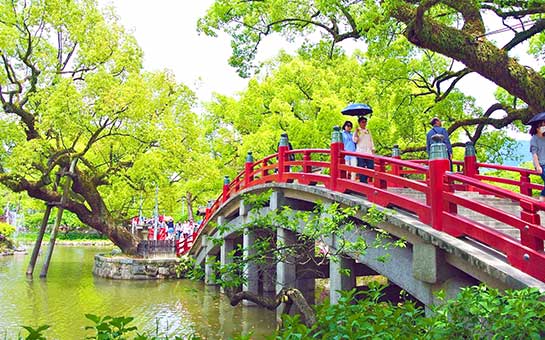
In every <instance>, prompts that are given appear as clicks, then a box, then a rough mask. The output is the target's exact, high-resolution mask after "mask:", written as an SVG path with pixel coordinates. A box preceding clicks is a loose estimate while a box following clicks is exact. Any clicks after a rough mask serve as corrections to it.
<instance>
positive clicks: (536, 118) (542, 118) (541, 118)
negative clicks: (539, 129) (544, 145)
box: [526, 112, 545, 125]
mask: <svg viewBox="0 0 545 340" xmlns="http://www.w3.org/2000/svg"><path fill="white" fill-rule="evenodd" d="M541 121H545V112H540V113H538V114H536V115H535V116H533V117H532V118H530V120H529V121H528V123H526V125H530V124H534V123H537V122H541Z"/></svg>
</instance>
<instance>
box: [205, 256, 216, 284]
mask: <svg viewBox="0 0 545 340" xmlns="http://www.w3.org/2000/svg"><path fill="white" fill-rule="evenodd" d="M214 262H216V256H214V255H206V261H205V263H204V284H205V285H209V286H213V285H215V283H214V278H215V277H216V273H215V271H214V266H213V264H214Z"/></svg>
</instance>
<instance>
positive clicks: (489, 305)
mask: <svg viewBox="0 0 545 340" xmlns="http://www.w3.org/2000/svg"><path fill="white" fill-rule="evenodd" d="M382 289H383V288H381V287H373V288H372V289H371V290H369V291H367V292H358V293H356V292H355V291H354V290H353V291H350V292H344V293H343V295H342V298H341V300H340V303H339V304H338V305H327V304H326V305H323V306H319V307H318V308H317V315H316V316H317V322H316V324H315V325H314V326H313V327H311V328H307V327H305V326H304V325H303V324H302V323H301V322H300V321H299V318H298V316H295V317H290V316H286V317H285V319H284V329H282V330H281V331H279V332H278V333H277V334H276V338H277V339H372V338H373V339H446V338H451V339H521V340H522V339H543V338H544V337H545V302H544V301H543V300H544V299H545V294H544V293H541V292H539V291H538V290H537V289H534V288H528V289H523V290H513V291H506V292H503V293H500V292H499V291H498V290H497V289H493V288H488V287H486V286H484V285H481V286H474V287H468V288H464V289H463V290H462V291H461V292H460V294H459V295H458V296H457V298H456V299H455V300H449V301H444V303H443V304H441V305H438V306H435V307H433V308H432V310H433V312H434V313H433V316H432V317H425V315H424V310H423V309H422V308H420V307H416V306H415V305H414V304H412V303H404V304H398V305H393V304H391V303H387V302H379V298H380V296H381V295H382V294H381V290H382ZM354 297H358V298H360V300H358V302H357V303H355V304H354V303H352V301H353V298H354ZM439 298H441V296H439Z"/></svg>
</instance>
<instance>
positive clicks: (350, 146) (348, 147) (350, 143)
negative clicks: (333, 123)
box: [342, 120, 358, 180]
mask: <svg viewBox="0 0 545 340" xmlns="http://www.w3.org/2000/svg"><path fill="white" fill-rule="evenodd" d="M342 137H343V145H344V151H352V152H354V151H356V143H354V135H353V134H352V122H351V121H349V120H347V121H346V122H344V124H343V132H342ZM344 162H345V164H347V165H350V166H357V165H358V160H357V159H356V156H348V155H346V156H344ZM350 178H351V179H352V180H355V179H356V173H355V172H351V173H350Z"/></svg>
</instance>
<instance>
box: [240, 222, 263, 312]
mask: <svg viewBox="0 0 545 340" xmlns="http://www.w3.org/2000/svg"><path fill="white" fill-rule="evenodd" d="M255 241H256V234H255V231H253V230H249V229H248V228H245V229H244V235H243V241H242V243H243V249H244V252H243V258H244V263H245V265H244V276H245V279H246V280H245V282H244V284H243V287H242V289H243V290H244V291H247V292H250V293H254V294H258V293H259V271H258V265H257V264H256V263H255V262H252V261H248V260H247V259H248V258H252V257H253V256H255V255H256V250H255V248H253V247H252V246H253V245H254V243H255ZM243 303H244V305H246V306H255V303H253V302H251V301H248V300H244V301H243Z"/></svg>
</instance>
